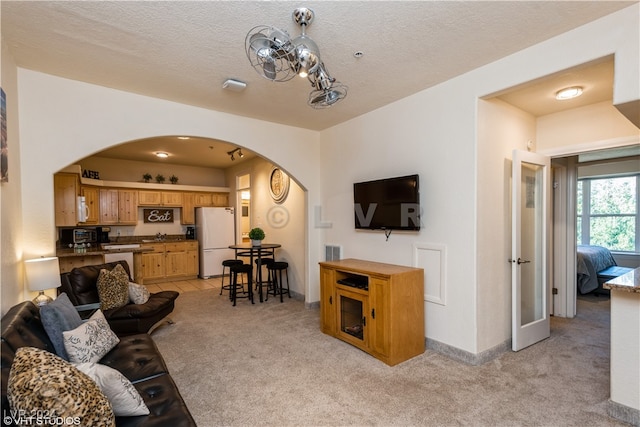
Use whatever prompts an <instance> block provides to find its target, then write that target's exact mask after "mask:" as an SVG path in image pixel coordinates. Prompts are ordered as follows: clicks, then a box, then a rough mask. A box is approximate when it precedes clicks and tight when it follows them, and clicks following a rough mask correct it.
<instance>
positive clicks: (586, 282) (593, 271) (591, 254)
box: [576, 245, 632, 294]
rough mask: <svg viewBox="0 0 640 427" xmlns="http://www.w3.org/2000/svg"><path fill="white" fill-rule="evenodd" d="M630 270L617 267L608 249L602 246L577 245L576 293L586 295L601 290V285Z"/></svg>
mask: <svg viewBox="0 0 640 427" xmlns="http://www.w3.org/2000/svg"><path fill="white" fill-rule="evenodd" d="M631 270H632V269H631V268H627V267H618V265H617V264H616V260H615V259H613V255H611V252H610V251H609V249H607V248H604V247H602V246H592V245H578V257H577V265H576V273H577V275H578V283H577V285H578V292H580V293H581V294H587V293H589V292H593V291H595V290H601V289H602V284H603V283H604V282H606V281H608V280H611V279H613V278H614V277H618V276H621V275H623V274H625V273H628V272H629V271H631Z"/></svg>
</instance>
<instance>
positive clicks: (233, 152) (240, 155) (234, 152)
mask: <svg viewBox="0 0 640 427" xmlns="http://www.w3.org/2000/svg"><path fill="white" fill-rule="evenodd" d="M227 154H228V155H229V156H231V161H234V160H235V159H236V156H235V155H236V154H237V155H238V157H240V158H243V157H244V154H242V149H241V148H240V147H238V148H234V149H233V150H231V151H227Z"/></svg>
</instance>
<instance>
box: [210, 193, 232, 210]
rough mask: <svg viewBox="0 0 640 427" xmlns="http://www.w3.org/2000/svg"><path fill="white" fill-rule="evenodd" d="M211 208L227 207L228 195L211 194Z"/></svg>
mask: <svg viewBox="0 0 640 427" xmlns="http://www.w3.org/2000/svg"><path fill="white" fill-rule="evenodd" d="M213 206H215V207H227V206H229V193H213Z"/></svg>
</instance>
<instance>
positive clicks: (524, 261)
mask: <svg viewBox="0 0 640 427" xmlns="http://www.w3.org/2000/svg"><path fill="white" fill-rule="evenodd" d="M530 262H531V261H528V260H526V259H521V258H518V265H520V264H528V263H530Z"/></svg>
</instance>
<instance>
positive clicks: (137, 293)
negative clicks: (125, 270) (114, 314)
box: [129, 282, 151, 304]
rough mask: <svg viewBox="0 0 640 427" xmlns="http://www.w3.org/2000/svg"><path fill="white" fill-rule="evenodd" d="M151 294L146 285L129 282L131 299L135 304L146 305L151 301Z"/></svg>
mask: <svg viewBox="0 0 640 427" xmlns="http://www.w3.org/2000/svg"><path fill="white" fill-rule="evenodd" d="M149 297H151V294H150V293H149V290H148V289H147V287H146V286H144V285H139V284H137V283H133V282H129V299H130V300H131V302H132V303H134V304H144V303H146V302H147V301H149Z"/></svg>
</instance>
